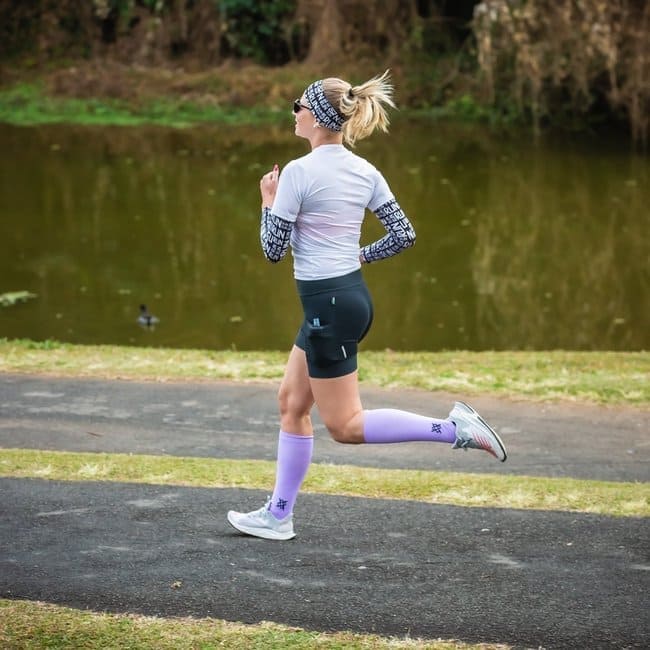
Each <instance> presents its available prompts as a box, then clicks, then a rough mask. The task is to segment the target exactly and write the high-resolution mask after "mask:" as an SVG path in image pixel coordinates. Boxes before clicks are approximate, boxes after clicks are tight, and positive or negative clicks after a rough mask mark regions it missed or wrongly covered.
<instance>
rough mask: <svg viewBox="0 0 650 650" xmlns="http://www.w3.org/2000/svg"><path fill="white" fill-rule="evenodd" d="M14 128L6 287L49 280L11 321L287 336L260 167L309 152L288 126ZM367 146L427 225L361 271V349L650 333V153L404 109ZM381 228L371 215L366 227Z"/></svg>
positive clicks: (202, 337)
mask: <svg viewBox="0 0 650 650" xmlns="http://www.w3.org/2000/svg"><path fill="white" fill-rule="evenodd" d="M0 143H1V144H2V153H1V154H0V242H1V249H0V250H1V251H2V254H1V256H0V294H1V293H4V292H9V291H19V290H27V291H31V292H33V293H35V294H37V297H36V298H35V299H32V300H30V301H28V302H25V303H20V304H16V305H13V306H11V307H0V337H9V338H18V337H20V338H22V337H27V338H31V339H35V340H45V339H56V340H60V341H69V342H77V343H116V344H127V345H150V346H169V347H181V348H185V347H197V348H209V349H224V348H228V349H230V348H232V349H240V350H250V349H288V348H289V346H290V345H291V343H292V341H293V338H294V335H295V332H296V330H297V327H298V324H299V321H300V309H299V305H298V301H297V298H296V294H295V287H294V283H293V279H292V269H291V259H290V257H288V258H287V259H285V260H284V261H283V262H282V263H280V264H277V265H271V264H269V263H268V262H266V261H265V260H264V258H263V256H262V254H261V251H260V248H259V205H260V200H259V193H258V183H259V178H260V176H261V174H262V173H263V172H265V171H267V170H268V169H270V168H271V166H272V165H273V163H275V162H278V163H280V165H282V164H283V163H285V162H286V161H288V160H289V159H291V158H293V157H296V156H298V155H302V154H303V153H306V151H307V149H306V146H305V144H306V143H305V142H304V141H301V140H298V139H296V138H295V137H294V136H293V129H292V126H291V125H290V124H286V125H283V126H273V127H263V128H261V127H260V128H258V127H255V128H253V127H246V128H243V127H224V126H219V127H216V126H215V127H212V126H211V127H194V128H191V129H186V130H174V129H163V128H117V127H116V128H112V127H111V128H107V127H103V128H98V127H93V128H91V127H71V126H50V127H30V128H16V127H9V126H0ZM357 151H358V152H359V153H360V154H361V155H363V156H365V157H367V158H368V159H369V160H371V161H372V162H373V163H374V164H375V165H376V166H377V167H378V168H379V169H380V170H382V172H383V173H384V174H385V176H386V178H387V179H388V181H389V183H390V185H391V187H392V189H393V191H394V192H395V194H396V196H397V198H398V200H399V201H400V203H401V205H402V207H403V208H404V210H405V212H406V213H407V214H408V215H409V217H410V218H411V220H412V222H413V224H414V226H415V229H416V231H417V234H418V241H417V243H416V246H415V247H414V248H413V249H411V250H409V251H407V252H406V253H404V254H402V255H400V256H399V257H396V258H393V259H391V260H387V261H383V262H380V263H377V264H373V265H370V266H368V267H365V277H366V280H367V282H368V285H369V287H370V289H371V292H372V294H373V299H374V303H375V323H374V325H373V328H372V330H371V332H370V334H369V335H368V338H367V339H366V342H365V343H364V347H365V348H366V349H384V348H392V349H395V350H441V349H469V350H486V349H495V350H501V349H532V350H545V349H558V348H562V349H571V350H640V349H648V348H649V347H650V327H648V324H649V322H650V291H649V288H650V207H649V206H650V170H649V163H648V158H647V157H644V156H643V155H640V154H634V153H633V152H631V151H630V150H629V148H628V146H627V144H626V143H624V142H620V143H616V142H608V143H604V142H596V141H595V139H594V140H590V141H585V140H584V139H583V140H569V139H555V140H548V139H546V140H542V141H537V142H534V141H533V140H532V139H531V137H530V134H528V133H524V134H519V135H513V134H511V135H509V136H503V135H495V134H490V133H489V132H488V130H487V129H485V128H483V127H477V126H471V127H469V126H462V125H449V124H445V123H440V122H432V121H427V120H408V119H405V118H402V119H401V120H399V121H398V122H397V123H396V124H395V125H394V126H393V128H392V132H391V134H390V136H383V135H377V136H374V137H373V138H371V139H370V140H368V141H364V142H362V143H360V144H359V146H358V147H357ZM382 233H383V231H382V229H381V227H380V226H379V225H378V223H377V221H376V219H375V217H374V216H373V215H372V214H369V215H368V218H367V219H366V223H365V224H364V232H363V238H362V242H364V243H365V242H368V241H370V240H371V239H374V238H378V237H379V236H381V235H382ZM141 303H145V304H146V305H147V306H148V307H149V310H150V312H151V313H153V314H155V316H157V317H158V318H159V319H160V323H159V324H158V325H157V326H156V327H155V328H149V329H147V328H144V329H143V328H141V327H139V326H138V324H137V318H138V315H139V305H140V304H141Z"/></svg>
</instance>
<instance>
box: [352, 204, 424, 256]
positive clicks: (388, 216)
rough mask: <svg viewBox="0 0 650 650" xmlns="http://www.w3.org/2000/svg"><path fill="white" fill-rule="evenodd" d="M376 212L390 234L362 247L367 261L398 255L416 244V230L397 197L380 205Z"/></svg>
mask: <svg viewBox="0 0 650 650" xmlns="http://www.w3.org/2000/svg"><path fill="white" fill-rule="evenodd" d="M375 214H376V215H377V218H378V219H379V221H381V224H382V225H383V226H384V228H385V229H386V232H387V233H388V234H387V235H386V236H385V237H382V238H381V239H379V240H377V241H376V242H373V243H372V244H368V245H367V246H364V247H363V248H362V249H361V257H362V259H363V260H364V261H365V262H376V261H377V260H382V259H384V258H386V257H391V256H392V255H397V253H401V252H402V251H403V250H405V249H407V248H410V247H411V246H413V244H415V230H413V226H412V225H411V222H410V221H409V220H408V217H407V216H406V215H405V214H404V212H402V208H400V207H399V203H397V201H396V200H395V199H392V200H390V201H388V202H387V203H384V204H383V205H381V206H379V207H378V208H377V210H375Z"/></svg>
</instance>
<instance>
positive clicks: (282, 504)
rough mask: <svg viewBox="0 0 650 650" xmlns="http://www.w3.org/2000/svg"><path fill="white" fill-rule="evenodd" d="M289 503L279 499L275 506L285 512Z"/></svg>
mask: <svg viewBox="0 0 650 650" xmlns="http://www.w3.org/2000/svg"><path fill="white" fill-rule="evenodd" d="M287 503H288V501H287V500H286V499H278V502H277V503H276V504H275V507H276V508H279V509H280V510H284V509H285V508H286V507H287Z"/></svg>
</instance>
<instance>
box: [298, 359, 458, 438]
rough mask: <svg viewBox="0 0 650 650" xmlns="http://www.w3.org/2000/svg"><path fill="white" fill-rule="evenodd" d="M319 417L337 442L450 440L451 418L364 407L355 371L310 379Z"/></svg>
mask: <svg viewBox="0 0 650 650" xmlns="http://www.w3.org/2000/svg"><path fill="white" fill-rule="evenodd" d="M310 382H311V390H312V393H313V395H314V398H315V400H316V404H317V406H318V410H319V413H320V416H321V419H322V420H323V422H324V423H325V426H326V427H327V428H328V430H329V432H330V434H331V435H332V437H333V438H334V440H336V441H337V442H344V443H351V444H360V443H364V442H366V443H390V442H412V441H418V440H426V441H431V442H448V443H453V442H455V440H456V425H455V424H454V423H453V422H452V421H451V420H446V419H445V420H439V419H436V418H431V417H426V416H423V415H417V414H416V413H410V412H408V411H400V410H397V409H373V410H364V409H363V407H362V405H361V397H360V395H359V380H358V374H357V372H356V371H355V372H353V373H350V374H348V375H344V376H343V377H335V378H332V379H314V378H313V377H312V378H311V379H310Z"/></svg>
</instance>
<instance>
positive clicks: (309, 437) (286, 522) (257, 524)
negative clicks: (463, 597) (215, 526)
mask: <svg viewBox="0 0 650 650" xmlns="http://www.w3.org/2000/svg"><path fill="white" fill-rule="evenodd" d="M278 402H279V406H280V423H281V429H280V435H279V439H278V459H277V465H276V476H275V487H274V488H273V496H272V497H271V499H270V501H269V502H268V503H267V504H266V505H265V506H264V507H262V508H260V509H259V510H254V511H253V512H248V513H243V512H236V511H234V510H231V511H230V512H229V513H228V521H229V522H230V523H231V524H232V525H233V526H234V527H235V528H236V529H237V530H239V531H241V532H242V533H246V534H248V535H253V536H255V537H263V538H265V539H276V540H287V539H292V538H293V537H295V533H294V531H293V520H292V517H291V514H292V512H293V506H294V504H295V502H296V497H297V496H298V491H299V489H300V486H301V484H302V481H303V479H304V478H305V475H306V474H307V470H308V469H309V465H310V463H311V455H312V450H313V447H314V436H313V430H312V425H311V416H310V412H311V409H312V406H313V405H314V397H313V395H312V393H311V388H310V386H309V376H308V373H307V362H306V360H305V353H304V351H303V350H301V349H300V348H299V347H297V346H294V347H293V349H292V350H291V353H290V354H289V360H288V361H287V365H286V368H285V372H284V377H283V379H282V383H281V385H280V391H279V393H278Z"/></svg>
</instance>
